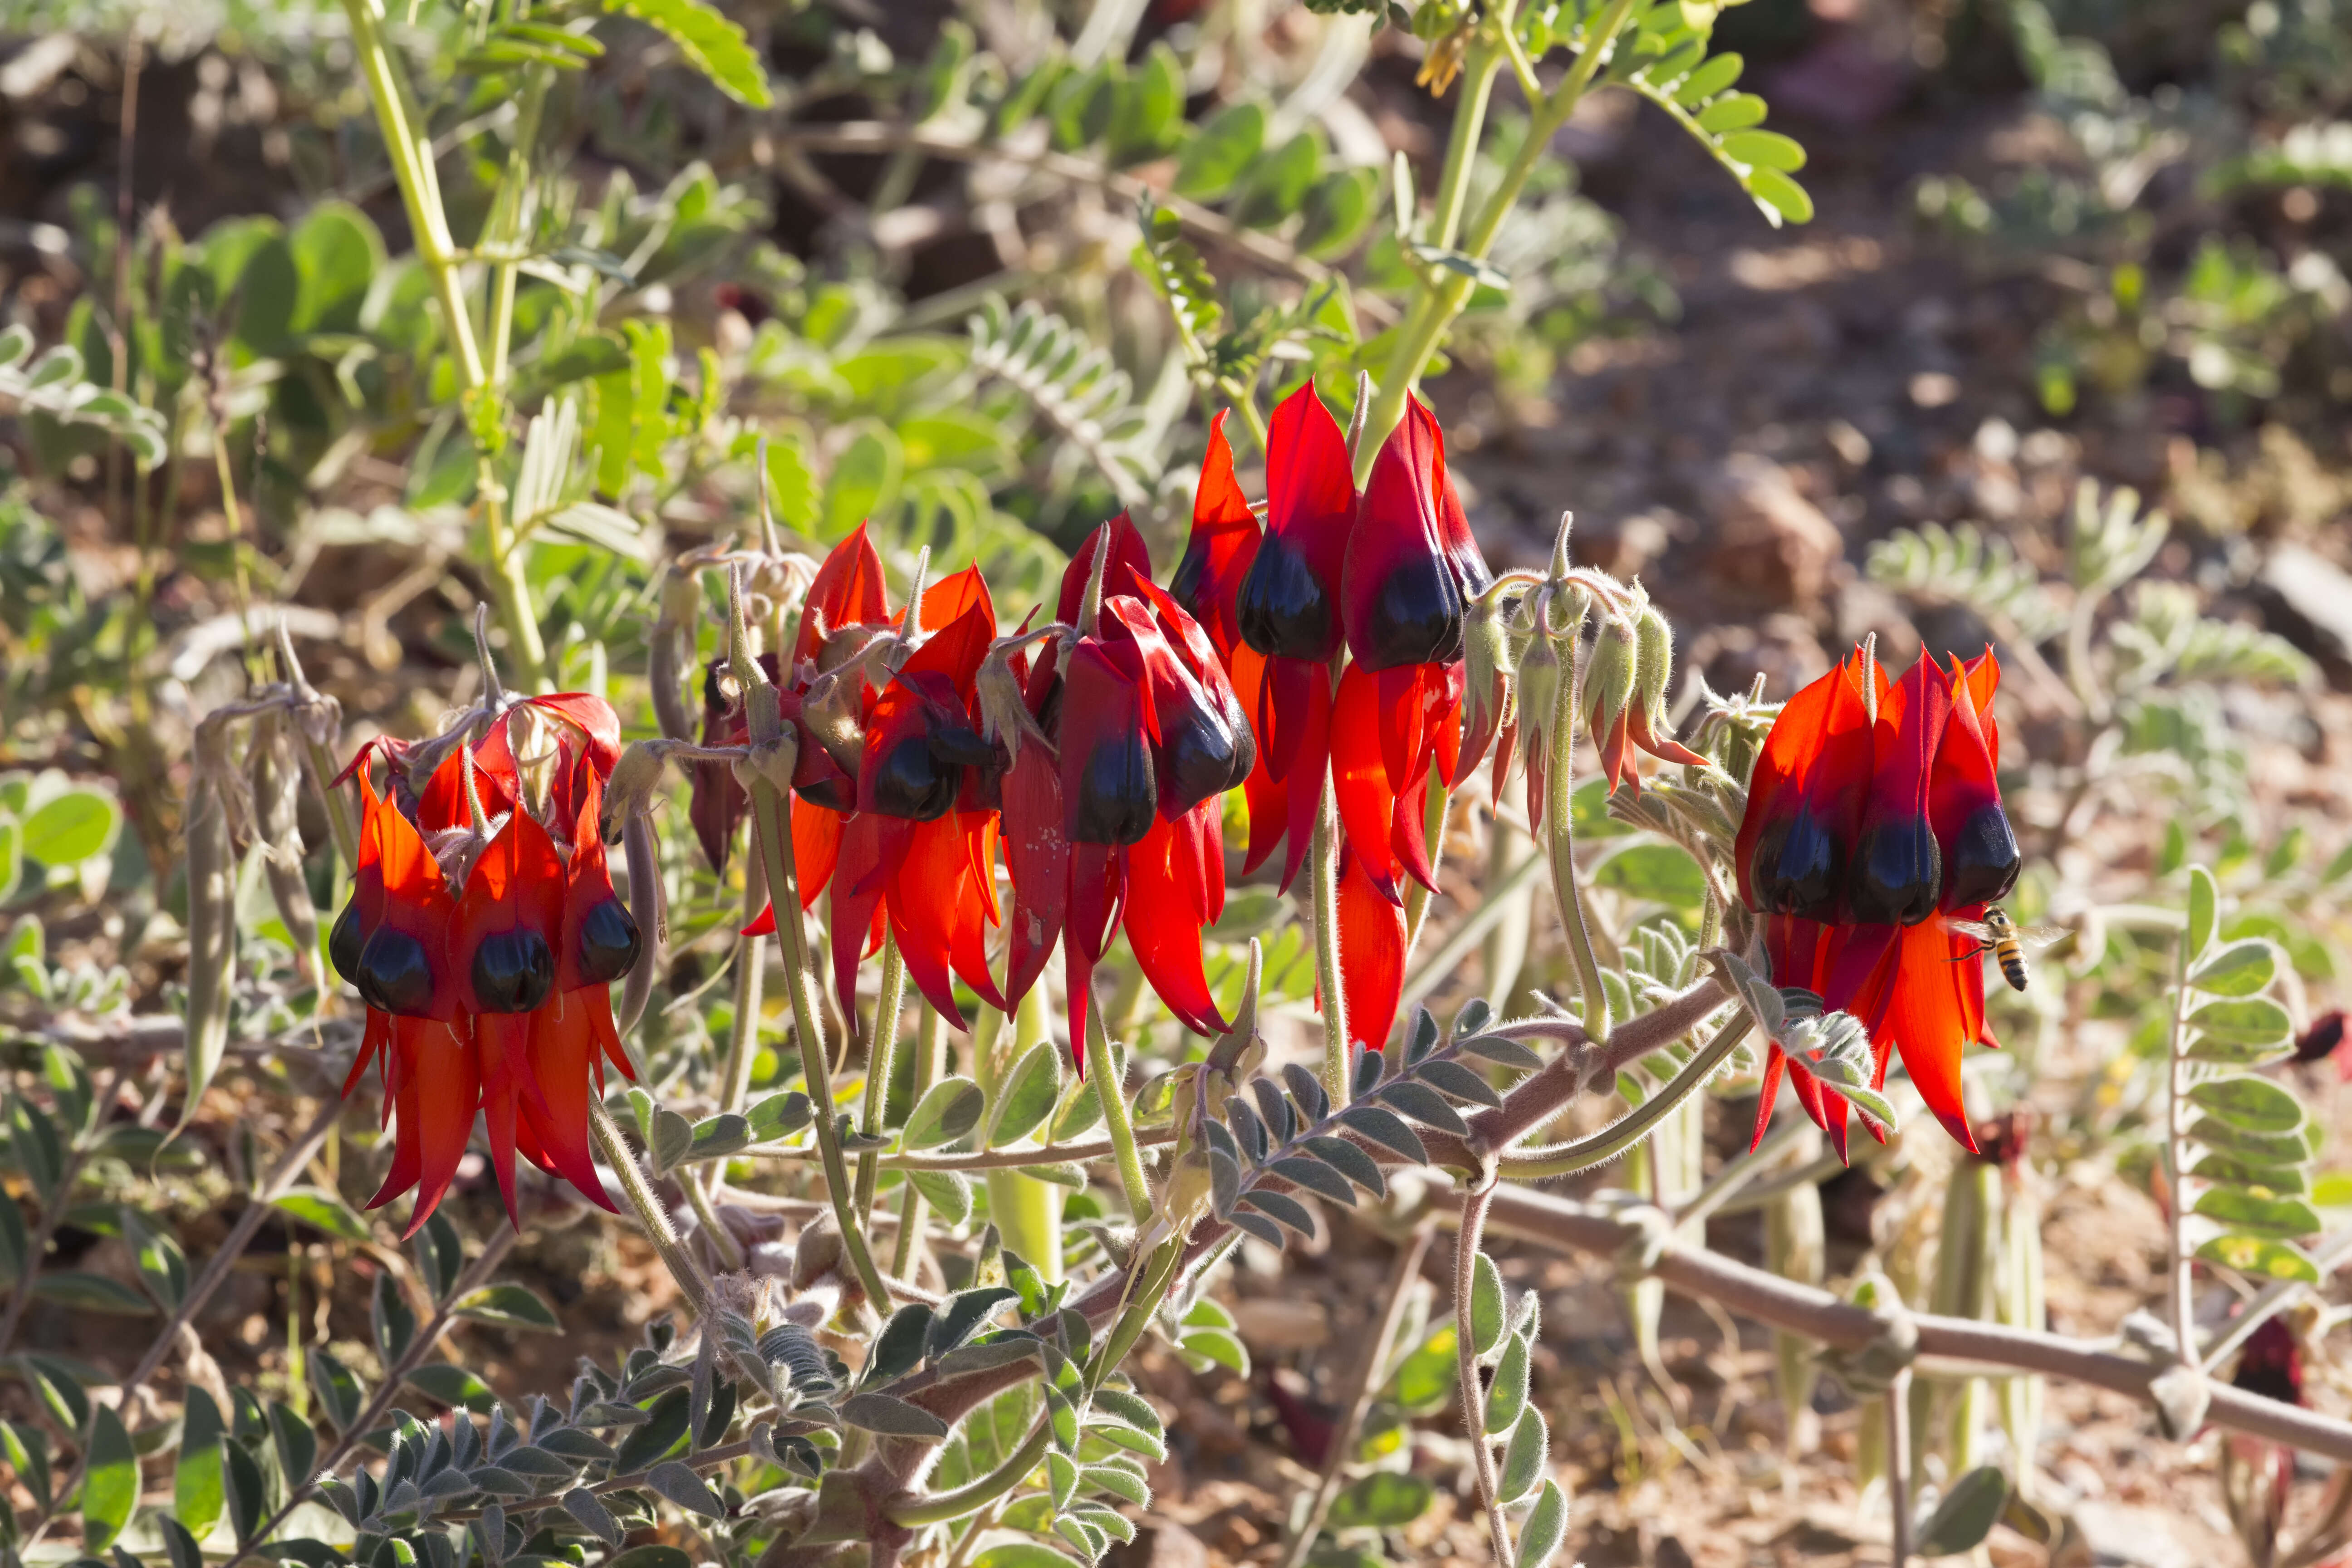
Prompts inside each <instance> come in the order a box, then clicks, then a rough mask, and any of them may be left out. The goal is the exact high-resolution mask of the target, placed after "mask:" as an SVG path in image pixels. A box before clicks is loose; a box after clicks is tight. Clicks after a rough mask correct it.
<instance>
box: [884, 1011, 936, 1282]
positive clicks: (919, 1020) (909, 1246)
mask: <svg viewBox="0 0 2352 1568" xmlns="http://www.w3.org/2000/svg"><path fill="white" fill-rule="evenodd" d="M947 1032H948V1023H947V1020H946V1019H945V1018H942V1017H940V1014H939V1009H937V1008H935V1007H933V1006H932V1005H930V1004H929V1002H926V1003H924V1004H923V1005H922V1008H921V1010H920V1011H919V1012H918V1013H917V1014H916V1015H915V1063H914V1066H915V1073H914V1082H913V1084H912V1086H911V1089H912V1093H911V1095H910V1096H909V1103H911V1104H916V1105H919V1104H921V1103H922V1100H923V1091H924V1090H926V1089H929V1088H930V1087H931V1083H932V1080H933V1079H936V1078H937V1077H938V1076H939V1070H940V1047H942V1046H944V1045H945V1044H946V1043H947ZM925 1212H926V1208H925V1205H924V1202H923V1194H922V1189H921V1188H919V1187H918V1186H916V1185H915V1184H914V1183H913V1182H911V1181H909V1182H908V1183H906V1184H905V1190H904V1192H903V1193H902V1194H901V1195H900V1197H899V1199H898V1241H897V1242H896V1244H895V1245H894V1246H893V1247H892V1248H891V1252H890V1272H891V1273H892V1274H894V1275H896V1276H898V1278H899V1279H913V1278H914V1268H915V1242H916V1239H917V1238H918V1237H919V1236H920V1235H921V1234H922V1229H923V1217H924V1214H925Z"/></svg>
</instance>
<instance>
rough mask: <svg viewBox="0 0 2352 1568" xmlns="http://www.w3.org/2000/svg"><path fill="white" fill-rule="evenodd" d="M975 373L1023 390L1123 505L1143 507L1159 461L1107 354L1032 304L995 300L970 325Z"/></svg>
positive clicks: (1125, 381)
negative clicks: (1012, 306)
mask: <svg viewBox="0 0 2352 1568" xmlns="http://www.w3.org/2000/svg"><path fill="white" fill-rule="evenodd" d="M968 325H969V329H970V331H971V363H972V368H973V369H975V370H977V371H980V372H982V374H987V375H992V376H994V377H996V378H997V379H998V380H1000V381H1002V382H1003V383H1005V384H1007V385H1009V386H1012V387H1013V388H1014V389H1015V390H1017V391H1019V392H1020V393H1021V395H1023V396H1024V397H1026V398H1027V399H1028V400H1029V402H1030V403H1031V404H1032V405H1034V407H1035V408H1036V410H1037V412H1038V413H1039V414H1040V415H1042V416H1044V417H1045V421H1046V422H1047V423H1048V424H1050V425H1052V426H1054V428H1055V430H1057V431H1059V432H1060V433H1061V434H1062V435H1063V437H1066V439H1067V440H1068V441H1069V442H1070V444H1071V446H1072V447H1074V448H1075V449H1076V451H1077V452H1078V453H1079V454H1081V455H1083V457H1084V458H1086V459H1087V460H1088V461H1091V462H1092V463H1093V464H1094V466H1095V467H1096V468H1097V469H1098V470H1100V472H1101V473H1102V475H1103V477H1104V479H1107V480H1108V481H1109V483H1110V487H1111V489H1112V490H1113V491H1114V492H1115V493H1116V494H1117V495H1118V500H1119V504H1120V505H1122V506H1127V507H1139V506H1142V505H1144V504H1145V503H1146V502H1147V501H1148V500H1150V495H1151V492H1152V489H1153V487H1154V486H1155V485H1156V483H1157V482H1158V479H1159V472H1160V462H1159V459H1158V458H1157V457H1156V456H1155V455H1154V454H1153V453H1152V452H1151V451H1150V449H1149V448H1148V447H1146V446H1145V444H1144V443H1143V441H1142V440H1141V439H1140V437H1142V435H1143V434H1144V433H1145V431H1146V430H1147V429H1148V428H1149V425H1150V422H1149V420H1148V419H1147V417H1146V416H1145V414H1144V412H1143V410H1142V409H1141V408H1139V407H1138V406H1137V405H1136V404H1135V403H1134V401H1133V399H1132V397H1131V396H1130V394H1131V393H1132V392H1133V391H1134V386H1133V384H1132V383H1130V382H1129V380H1128V376H1127V373H1126V372H1125V371H1123V370H1121V369H1119V368H1118V366H1117V365H1116V364H1114V363H1111V357H1110V354H1109V352H1108V350H1106V349H1104V348H1102V347H1101V346H1100V345H1099V344H1097V343H1095V342H1091V341H1090V340H1089V339H1088V338H1087V335H1086V333H1085V332H1084V331H1080V330H1079V329H1078V328H1076V327H1075V326H1073V325H1071V324H1070V323H1069V322H1068V321H1064V320H1063V319H1062V318H1061V317H1060V316H1057V315H1055V313H1054V312H1053V311H1051V310H1042V309H1040V308H1039V307H1038V305H1037V304H1036V303H1035V301H1034V300H1024V302H1023V303H1022V305H1021V308H1020V309H1019V310H1007V309H1006V308H1005V304H1004V301H1003V300H1001V299H996V298H993V297H992V298H991V299H990V300H988V302H987V303H986V304H985V305H983V306H982V308H981V309H980V310H978V311H976V312H974V314H973V315H972V317H971V321H970V322H969V323H968Z"/></svg>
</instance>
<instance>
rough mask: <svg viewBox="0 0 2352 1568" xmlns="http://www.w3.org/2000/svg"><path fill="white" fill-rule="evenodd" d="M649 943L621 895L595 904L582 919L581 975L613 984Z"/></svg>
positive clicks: (601, 983)
mask: <svg viewBox="0 0 2352 1568" xmlns="http://www.w3.org/2000/svg"><path fill="white" fill-rule="evenodd" d="M644 945H645V939H644V938H643V937H642V936H640V935H639V934H638V931H637V922H636V921H634V920H632V919H630V918H629V911H628V910H625V909H623V908H622V907H621V900H618V899H606V900H604V901H603V902H601V903H598V904H596V905H594V906H593V907H592V908H591V909H590V910H588V913H587V914H586V915H585V916H583V918H582V920H581V921H580V978H581V979H582V980H583V981H585V982H587V983H588V984H591V985H609V984H612V983H613V982H614V981H615V980H618V979H619V978H621V976H623V975H624V974H626V973H628V972H629V971H630V970H632V969H634V968H635V967H636V963H637V952H638V950H639V949H641V948H642V947H643V946H644Z"/></svg>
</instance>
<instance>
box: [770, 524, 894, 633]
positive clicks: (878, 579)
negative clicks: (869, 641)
mask: <svg viewBox="0 0 2352 1568" xmlns="http://www.w3.org/2000/svg"><path fill="white" fill-rule="evenodd" d="M889 618H890V597H889V593H888V590H887V587H886V586H885V584H884V583H883V579H882V557H881V555H880V554H879V553H878V552H877V551H876V550H875V548H874V542H873V541H872V540H870V539H868V538H867V537H866V525H865V524H864V523H862V522H861V523H859V524H858V525H857V528H856V531H855V532H853V533H851V534H850V536H849V537H848V538H846V539H845V540H843V541H842V542H840V543H838V544H836V545H835V546H834V547H833V552H832V553H830V554H828V555H827V556H826V557H825V558H824V565H822V566H820V567H818V568H817V569H816V576H815V578H814V580H812V581H811V582H810V584H809V591H808V599H807V602H806V605H805V607H803V609H802V611H801V624H800V630H799V632H798V633H797V634H795V635H794V637H793V664H794V665H795V666H797V665H799V664H800V662H801V661H802V660H803V659H809V658H815V657H816V652H817V647H818V644H819V641H820V639H821V637H826V636H830V635H831V634H833V633H834V632H837V631H839V630H840V629H841V628H842V627H844V626H871V625H877V624H879V623H882V622H885V621H887V620H888V619H889Z"/></svg>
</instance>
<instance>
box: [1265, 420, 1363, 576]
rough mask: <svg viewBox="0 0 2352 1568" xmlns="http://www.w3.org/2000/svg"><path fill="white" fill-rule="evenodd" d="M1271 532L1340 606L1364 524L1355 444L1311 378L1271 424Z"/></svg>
mask: <svg viewBox="0 0 2352 1568" xmlns="http://www.w3.org/2000/svg"><path fill="white" fill-rule="evenodd" d="M1265 491H1266V494H1265V500H1266V507H1265V526H1266V531H1268V532H1270V533H1277V534H1280V535H1281V536H1282V537H1283V538H1284V539H1285V540H1286V541H1288V542H1290V543H1291V545H1292V547H1293V548H1294V549H1296V550H1297V552H1298V553H1299V554H1300V555H1301V556H1302V557H1304V558H1305V560H1306V562H1307V567H1308V568H1309V569H1310V570H1311V571H1312V572H1313V573H1314V574H1315V576H1316V578H1317V579H1318V581H1319V582H1320V583H1321V584H1323V589H1324V592H1325V593H1326V594H1328V595H1331V597H1332V599H1333V601H1334V602H1335V603H1336V602H1338V599H1339V583H1340V578H1341V576H1342V574H1343V571H1344V567H1345V563H1346V559H1347V552H1348V535H1349V530H1350V529H1351V528H1352V527H1353V526H1354V523H1355V518H1356V477H1355V472H1354V465H1353V464H1351V463H1350V462H1349V460H1348V438H1347V437H1346V436H1345V435H1343V434H1341V432H1340V429H1339V421H1338V420H1336V419H1334V418H1332V417H1331V411H1330V410H1329V409H1328V408H1326V407H1324V406H1323V399H1322V398H1321V397H1319V396H1318V395H1317V394H1316V391H1315V383H1314V381H1313V380H1312V379H1311V378H1310V379H1309V380H1307V381H1305V382H1302V383H1300V384H1299V387H1298V390H1297V391H1296V392H1294V393H1292V394H1291V395H1289V396H1288V397H1286V398H1284V399H1283V400H1282V401H1281V402H1280V403H1279V404H1276V405H1275V410H1274V416H1273V418H1271V419H1270V420H1268V421H1267V422H1266V437H1265Z"/></svg>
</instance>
